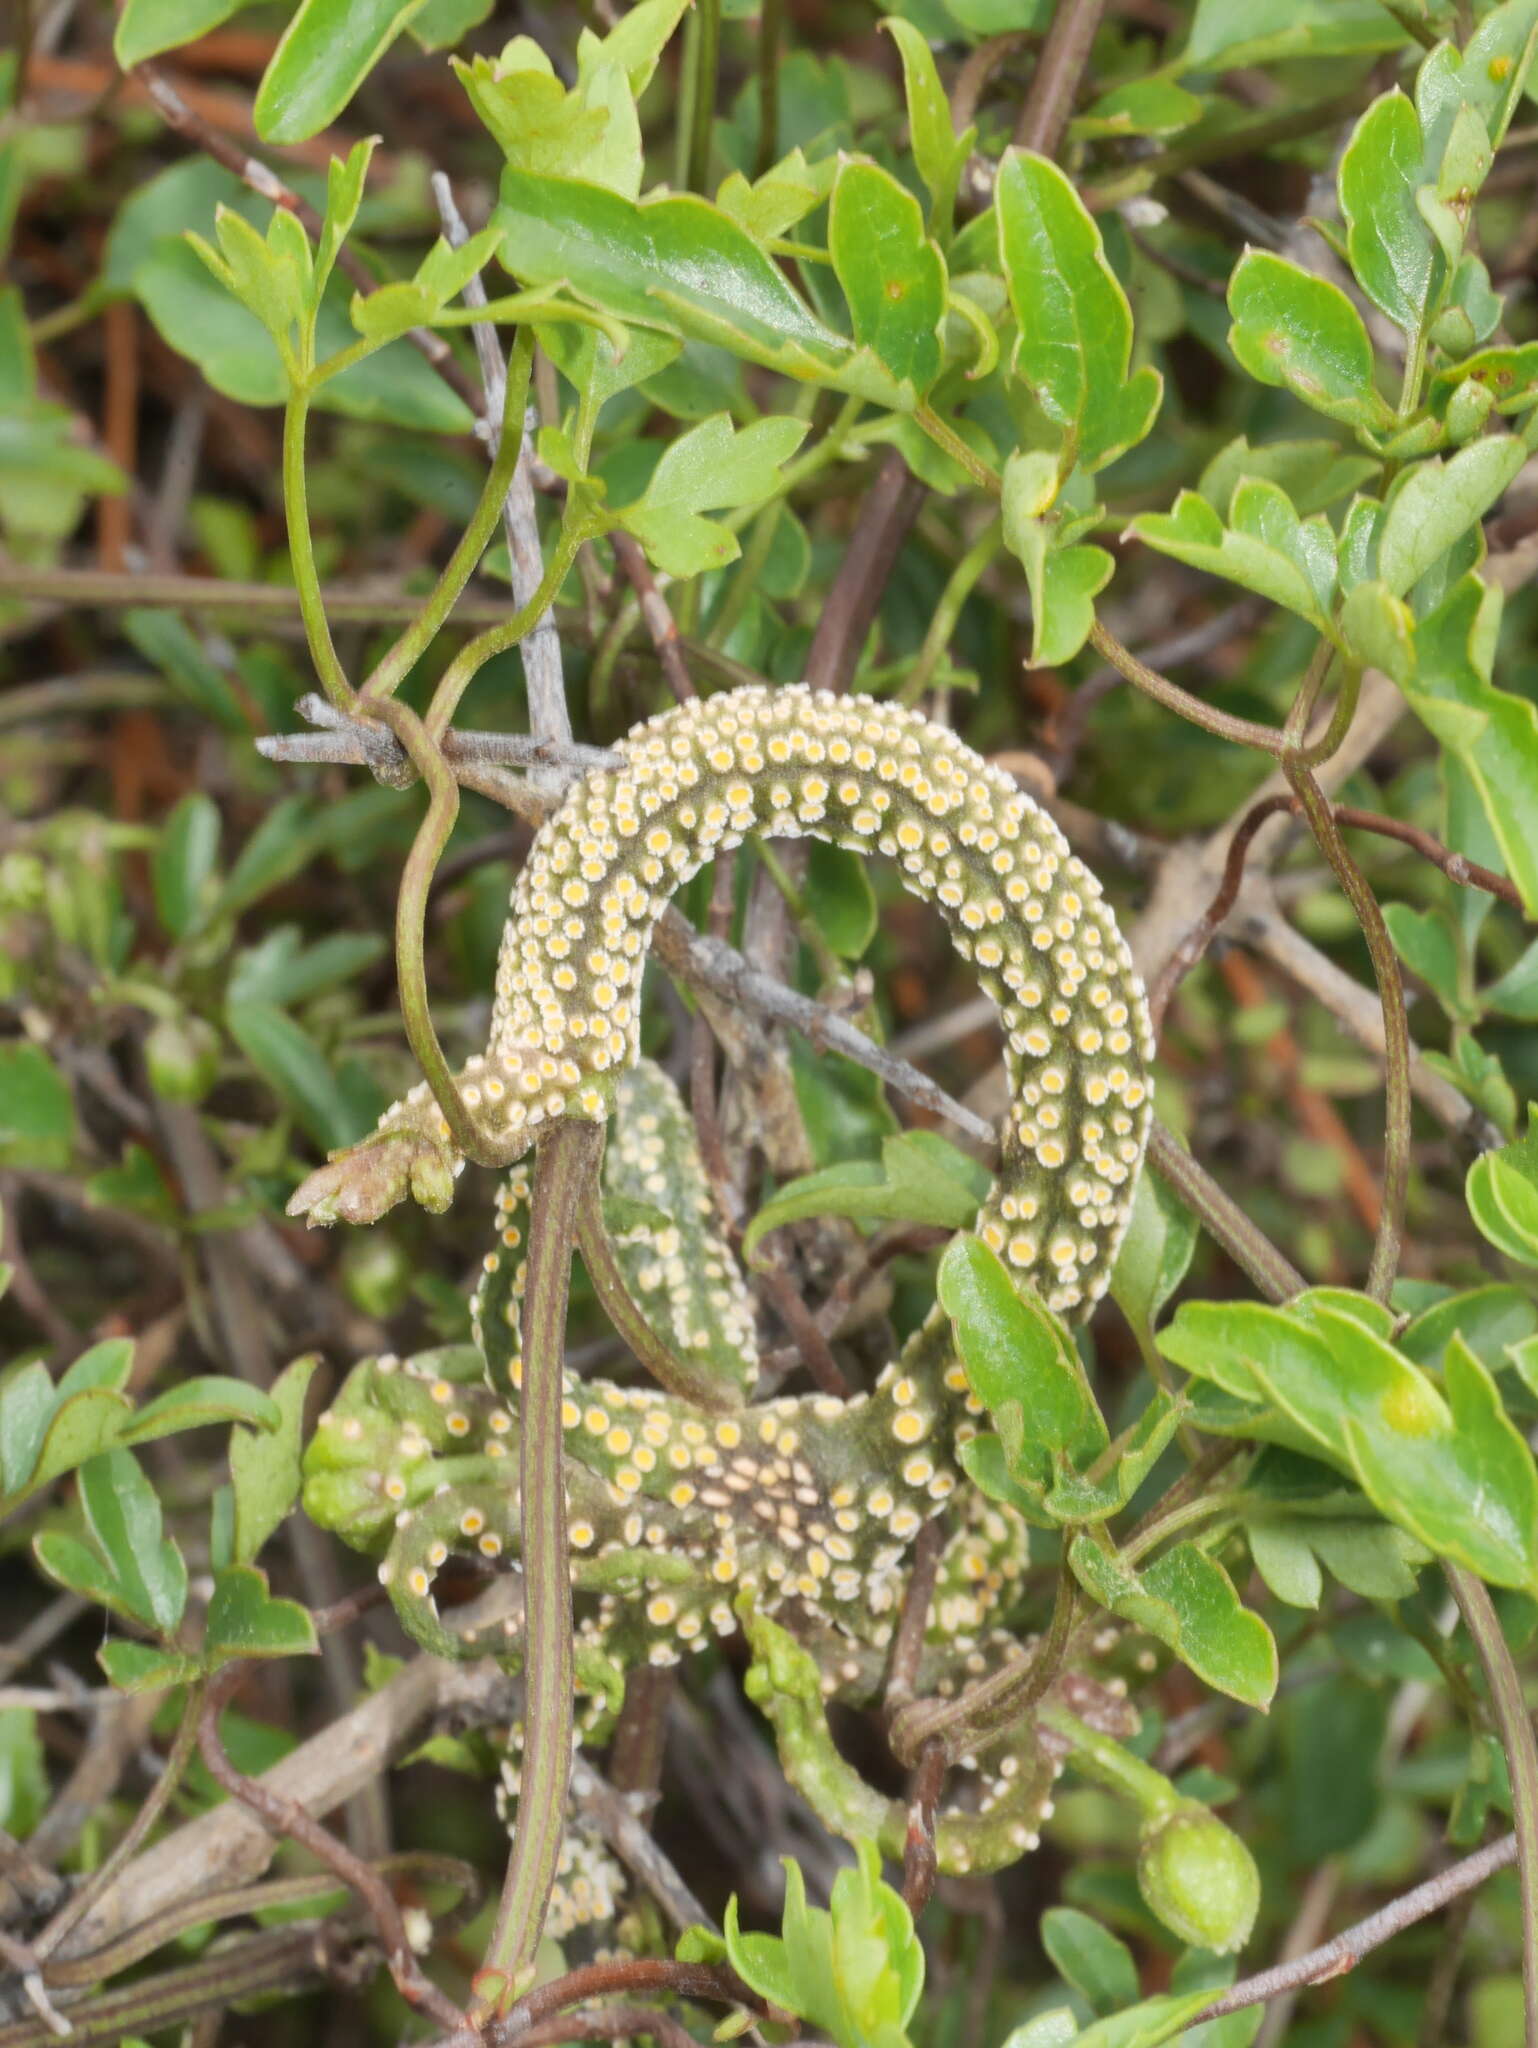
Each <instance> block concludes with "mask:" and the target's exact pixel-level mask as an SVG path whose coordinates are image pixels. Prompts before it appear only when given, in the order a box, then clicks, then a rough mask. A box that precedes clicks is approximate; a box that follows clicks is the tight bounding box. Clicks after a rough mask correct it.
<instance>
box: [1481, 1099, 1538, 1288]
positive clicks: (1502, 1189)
mask: <svg viewBox="0 0 1538 2048" xmlns="http://www.w3.org/2000/svg"><path fill="white" fill-rule="evenodd" d="M1464 1195H1465V1199H1466V1200H1467V1202H1468V1205H1469V1214H1470V1215H1471V1216H1472V1217H1473V1219H1474V1221H1475V1223H1476V1224H1477V1225H1478V1226H1479V1230H1480V1233H1481V1235H1482V1236H1484V1237H1487V1238H1488V1239H1489V1241H1490V1242H1491V1244H1493V1245H1494V1246H1495V1248H1496V1250H1497V1251H1499V1252H1504V1253H1505V1255H1506V1257H1507V1258H1508V1259H1515V1260H1516V1261H1517V1263H1518V1264H1519V1265H1523V1266H1538V1117H1535V1116H1534V1113H1533V1111H1532V1109H1531V1108H1529V1110H1528V1127H1527V1131H1526V1134H1525V1135H1524V1136H1523V1137H1521V1138H1518V1139H1516V1140H1515V1141H1514V1142H1513V1143H1512V1144H1510V1145H1503V1146H1502V1147H1501V1148H1500V1150H1499V1151H1496V1152H1484V1153H1481V1155H1480V1157H1479V1158H1478V1159H1476V1160H1475V1161H1474V1164H1473V1165H1472V1166H1471V1167H1470V1168H1469V1170H1468V1177H1467V1179H1466V1181H1465V1183H1464Z"/></svg>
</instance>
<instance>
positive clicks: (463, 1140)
mask: <svg viewBox="0 0 1538 2048" xmlns="http://www.w3.org/2000/svg"><path fill="white" fill-rule="evenodd" d="M374 710H375V714H376V716H377V717H378V718H379V719H380V720H381V722H382V723H383V724H385V725H388V726H389V728H390V730H391V732H393V733H394V735H395V737H396V738H397V739H398V740H399V741H400V743H401V746H402V747H403V748H404V749H405V752H406V754H407V756H408V758H409V759H410V761H411V764H412V766H413V767H414V768H415V769H416V771H417V773H418V774H419V775H420V776H421V778H422V781H423V783H424V784H425V785H426V788H427V811H426V814H425V815H424V817H423V819H422V822H421V824H420V825H419V826H418V827H417V835H416V838H415V839H414V840H413V841H412V845H411V851H410V853H409V854H408V855H407V856H406V865H405V867H404V868H403V869H402V871H401V886H400V894H399V896H398V897H397V898H396V903H395V972H396V978H397V980H398V982H399V985H400V999H401V1018H402V1021H403V1022H404V1024H405V1026H406V1039H407V1042H408V1043H409V1045H410V1047H411V1050H412V1052H413V1054H414V1055H415V1057H416V1062H417V1065H418V1066H419V1067H420V1068H421V1069H422V1072H423V1074H424V1076H425V1077H426V1080H427V1084H428V1086H429V1087H430V1088H431V1089H432V1091H433V1099H434V1101H435V1102H436V1103H437V1105H438V1107H439V1109H441V1110H442V1112H443V1116H444V1120H445V1122H446V1123H447V1124H448V1127H449V1131H450V1133H451V1135H452V1137H453V1140H454V1143H455V1144H456V1145H457V1146H458V1148H459V1150H460V1151H461V1152H463V1153H464V1155H465V1157H466V1158H467V1159H474V1160H477V1161H480V1162H481V1163H482V1164H486V1165H497V1164H500V1163H503V1162H502V1161H501V1159H500V1156H499V1155H496V1154H495V1153H493V1152H489V1151H488V1149H487V1145H486V1140H485V1138H484V1137H483V1135H482V1133H481V1132H480V1130H479V1128H478V1127H477V1125H476V1122H475V1119H474V1117H473V1116H472V1115H471V1113H470V1111H469V1109H468V1108H467V1107H466V1105H465V1101H464V1098H463V1097H462V1096H461V1094H460V1092H459V1088H458V1085H457V1083H456V1082H455V1079H454V1073H453V1069H452V1068H451V1067H450V1065H449V1063H448V1060H447V1058H446V1057H445V1055H444V1051H443V1047H442V1046H441V1045H440V1044H439V1042H438V1033H437V1031H436V1030H435V1029H434V1026H433V1014H432V1005H431V1003H430V1001H429V999H428V994H427V898H428V893H429V891H430V890H431V888H432V882H433V875H434V873H435V872H436V870H437V866H438V862H439V860H440V859H441V858H442V855H443V849H444V848H445V846H447V845H448V843H449V835H450V834H451V833H452V832H453V830H454V821H455V820H456V819H457V818H458V816H459V782H458V779H457V777H456V776H455V774H454V770H453V768H452V766H451V765H450V763H449V762H448V761H446V760H445V759H444V756H443V753H442V750H441V749H440V748H439V746H438V745H437V743H436V741H435V740H434V738H433V736H432V735H431V734H430V733H429V732H428V730H427V728H426V726H425V725H424V724H423V722H422V720H421V719H420V718H418V716H417V714H416V713H415V712H414V711H413V710H412V709H411V706H410V705H409V704H404V703H401V702H400V701H399V700H397V699H395V698H391V697H386V698H382V699H380V700H379V702H378V703H377V704H376V705H375V707H374Z"/></svg>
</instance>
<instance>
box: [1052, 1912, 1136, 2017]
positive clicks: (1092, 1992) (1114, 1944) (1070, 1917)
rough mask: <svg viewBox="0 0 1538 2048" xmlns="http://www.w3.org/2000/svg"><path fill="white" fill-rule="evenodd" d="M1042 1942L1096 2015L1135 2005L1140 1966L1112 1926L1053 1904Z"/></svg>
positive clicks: (1055, 1964)
mask: <svg viewBox="0 0 1538 2048" xmlns="http://www.w3.org/2000/svg"><path fill="white" fill-rule="evenodd" d="M1041 1945H1042V1947H1043V1948H1044V1949H1045V1950H1046V1952H1047V1960H1048V1961H1049V1962H1050V1963H1051V1965H1052V1967H1053V1969H1054V1970H1056V1971H1057V1974H1058V1975H1059V1976H1060V1977H1062V1978H1063V1979H1064V1980H1065V1981H1066V1982H1067V1983H1069V1984H1071V1985H1072V1986H1073V1988H1074V1990H1075V1991H1077V1992H1080V1993H1081V1994H1082V1995H1083V1996H1084V1997H1085V1998H1086V1999H1088V2001H1089V2005H1090V2010H1091V2011H1092V2012H1094V2013H1096V2014H1103V2013H1111V2012H1115V2011H1117V2010H1118V2008H1119V2007H1121V2006H1124V2005H1135V2004H1136V2003H1137V1995H1138V1977H1137V1965H1136V1964H1135V1963H1134V1962H1133V1960H1132V1951H1131V1949H1129V1948H1128V1947H1127V1944H1126V1943H1125V1942H1124V1941H1118V1940H1117V1938H1116V1936H1115V1935H1114V1934H1112V1933H1111V1932H1110V1930H1109V1929H1108V1928H1105V1927H1102V1926H1101V1924H1100V1922H1099V1921H1098V1920H1092V1919H1091V1918H1090V1916H1089V1915H1088V1913H1081V1912H1080V1911H1079V1910H1078V1908H1077V1907H1076V1906H1053V1907H1051V1908H1049V1910H1048V1911H1047V1912H1045V1913H1043V1914H1042V1916H1041Z"/></svg>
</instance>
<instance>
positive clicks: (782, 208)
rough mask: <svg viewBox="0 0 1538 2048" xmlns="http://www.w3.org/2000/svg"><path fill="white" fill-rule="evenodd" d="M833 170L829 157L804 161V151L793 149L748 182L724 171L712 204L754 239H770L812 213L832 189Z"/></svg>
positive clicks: (783, 233) (832, 163)
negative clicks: (723, 176)
mask: <svg viewBox="0 0 1538 2048" xmlns="http://www.w3.org/2000/svg"><path fill="white" fill-rule="evenodd" d="M837 171H838V165H837V163H836V162H835V161H834V160H833V159H832V158H826V159H824V160H822V161H821V162H819V163H816V164H808V162H807V160H806V157H805V156H804V154H803V153H802V152H801V151H800V150H799V149H793V150H792V151H791V152H790V154H789V155H788V156H784V157H781V159H780V161H779V162H778V163H777V164H771V165H770V167H769V169H768V170H767V171H765V172H764V174H763V176H762V177H761V178H755V179H754V180H753V182H752V184H751V185H750V184H749V183H748V181H747V179H746V178H745V177H744V176H743V175H742V173H741V171H732V172H730V173H728V175H727V176H726V177H725V178H723V179H722V181H721V189H720V190H719V191H718V192H717V194H716V205H717V207H718V208H719V209H720V211H721V212H722V213H724V214H726V215H728V216H729V217H730V218H731V219H732V220H734V221H736V222H737V224H738V226H739V227H742V228H745V229H746V230H747V232H748V233H749V234H750V235H751V236H752V237H753V240H754V241H755V242H772V241H774V240H776V239H777V238H778V237H779V236H781V235H786V234H789V232H790V230H791V229H792V228H793V227H795V225H796V224H797V222H798V221H803V220H805V219H806V217H807V215H808V214H809V213H812V212H815V210H816V209H817V207H819V206H820V205H821V204H822V202H823V201H824V200H825V199H826V198H827V197H828V194H829V193H830V192H831V191H832V189H833V179H834V177H835V175H836V174H837Z"/></svg>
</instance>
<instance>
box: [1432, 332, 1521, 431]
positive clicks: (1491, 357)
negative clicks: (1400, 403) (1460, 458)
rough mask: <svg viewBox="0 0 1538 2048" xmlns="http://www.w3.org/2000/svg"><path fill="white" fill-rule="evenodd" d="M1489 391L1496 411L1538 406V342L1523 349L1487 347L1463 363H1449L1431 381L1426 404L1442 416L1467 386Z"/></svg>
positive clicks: (1519, 410)
mask: <svg viewBox="0 0 1538 2048" xmlns="http://www.w3.org/2000/svg"><path fill="white" fill-rule="evenodd" d="M1470 387H1472V388H1473V389H1475V390H1478V391H1482V392H1485V393H1486V394H1488V396H1489V399H1490V403H1491V407H1492V409H1493V410H1495V411H1497V412H1525V411H1527V410H1528V409H1529V407H1531V406H1533V405H1538V342H1534V341H1529V342H1524V343H1523V344H1522V346H1521V347H1520V348H1486V349H1481V350H1480V351H1479V353H1478V354H1477V355H1470V356H1465V357H1464V359H1463V361H1462V362H1459V363H1448V364H1446V365H1444V366H1443V368H1441V369H1440V370H1438V371H1437V373H1436V375H1435V376H1434V377H1433V378H1432V380H1431V386H1430V390H1429V392H1428V394H1427V403H1428V404H1429V405H1430V407H1431V410H1432V411H1433V412H1434V413H1435V414H1436V415H1437V416H1438V417H1439V418H1443V417H1446V416H1447V415H1448V412H1449V408H1450V406H1451V405H1452V402H1453V400H1454V399H1455V398H1456V397H1457V396H1458V394H1460V393H1461V392H1464V391H1465V390H1466V389H1468V388H1470Z"/></svg>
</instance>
